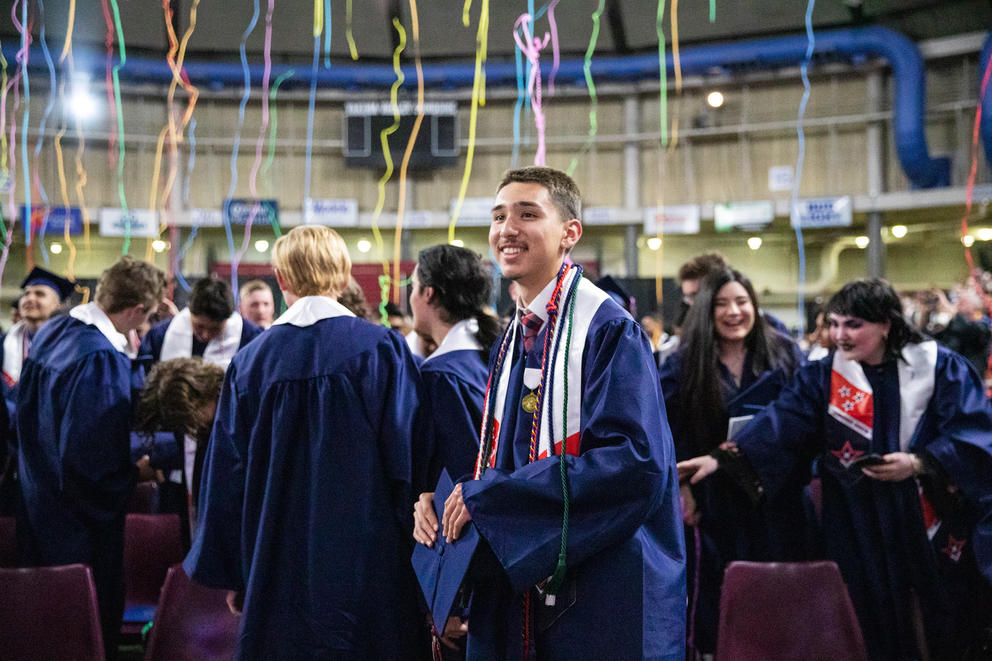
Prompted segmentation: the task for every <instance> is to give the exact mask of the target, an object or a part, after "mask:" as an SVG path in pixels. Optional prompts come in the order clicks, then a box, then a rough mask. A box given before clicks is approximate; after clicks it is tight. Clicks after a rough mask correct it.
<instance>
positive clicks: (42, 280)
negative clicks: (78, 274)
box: [21, 266, 76, 301]
mask: <svg viewBox="0 0 992 661" xmlns="http://www.w3.org/2000/svg"><path fill="white" fill-rule="evenodd" d="M32 285H44V286H45V287H49V288H50V289H52V290H54V291H55V293H56V294H58V295H59V300H60V301H64V300H65V299H67V298H69V295H70V294H71V293H72V292H73V291H75V289H76V283H74V282H72V281H71V280H67V279H66V278H63V277H62V276H59V275H55V274H54V273H52V272H51V271H46V270H45V269H43V268H41V267H40V266H36V267H34V268H33V269H31V272H30V273H28V275H27V277H26V278H24V282H22V283H21V289H24V288H25V287H30V286H32Z"/></svg>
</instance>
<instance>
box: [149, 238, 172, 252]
mask: <svg viewBox="0 0 992 661" xmlns="http://www.w3.org/2000/svg"><path fill="white" fill-rule="evenodd" d="M168 247H169V244H168V243H166V242H165V241H163V240H162V239H155V240H154V241H152V250H154V251H155V252H164V251H165V249H166V248H168Z"/></svg>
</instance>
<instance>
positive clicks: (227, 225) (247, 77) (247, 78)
mask: <svg viewBox="0 0 992 661" xmlns="http://www.w3.org/2000/svg"><path fill="white" fill-rule="evenodd" d="M253 5H254V11H253V12H252V15H251V21H250V22H249V23H248V29H247V30H245V32H244V34H243V35H241V46H240V48H239V51H240V54H241V70H242V71H243V72H244V84H245V91H244V93H243V94H242V96H241V104H240V105H239V106H238V130H237V132H236V133H235V134H234V148H233V149H232V150H231V186H230V188H228V191H227V199H225V200H224V209H223V214H224V232H225V233H226V234H227V249H228V251H229V252H230V254H231V289H232V290H233V291H235V292H237V291H238V253H237V251H236V250H235V248H234V234H233V233H232V232H231V218H230V214H229V213H228V211H229V210H228V206H229V205H230V204H231V198H233V197H234V195H235V193H236V192H237V187H238V151H239V150H240V149H241V129H242V128H243V127H244V124H245V106H247V105H248V99H249V98H251V71H250V70H249V69H248V55H247V54H246V53H245V48H246V47H247V45H248V37H249V36H251V33H252V32H253V31H254V30H255V25H256V24H257V23H258V15H259V14H260V13H261V7H259V0H254V3H253Z"/></svg>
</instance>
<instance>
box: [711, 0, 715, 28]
mask: <svg viewBox="0 0 992 661" xmlns="http://www.w3.org/2000/svg"><path fill="white" fill-rule="evenodd" d="M710 23H716V0H710Z"/></svg>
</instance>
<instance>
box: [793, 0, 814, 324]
mask: <svg viewBox="0 0 992 661" xmlns="http://www.w3.org/2000/svg"><path fill="white" fill-rule="evenodd" d="M815 3H816V0H809V3H808V4H807V5H806V39H807V44H806V55H805V56H804V57H803V62H802V64H801V65H800V67H799V73H800V75H801V76H802V79H803V97H802V99H801V100H800V101H799V116H798V119H797V120H796V132H797V133H798V137H799V155H798V156H797V158H796V176H795V180H794V181H793V182H792V199H791V202H790V205H791V206H790V208H789V218H790V220H793V225H794V229H795V231H796V247H797V249H798V251H799V282H798V285H799V287H798V294H797V301H796V310H797V312H798V315H799V337H802V336H803V335H805V334H806V306H805V305H804V303H805V301H804V296H803V294H804V292H803V288H804V287H805V285H806V248H805V246H804V245H803V229H802V227H801V226H800V224H799V219H798V218H794V216H796V203H797V202H798V201H799V184H800V182H801V181H802V178H803V161H804V160H805V158H806V133H805V131H803V117H805V115H806V104H807V103H808V102H809V95H810V84H809V75H808V73H807V69H808V67H809V63H810V61H812V59H813V49H814V47H815V46H816V39H815V38H814V36H813V5H814V4H815Z"/></svg>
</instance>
